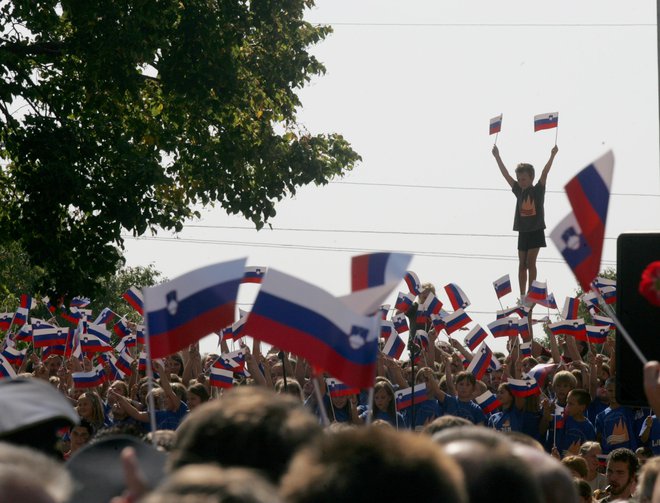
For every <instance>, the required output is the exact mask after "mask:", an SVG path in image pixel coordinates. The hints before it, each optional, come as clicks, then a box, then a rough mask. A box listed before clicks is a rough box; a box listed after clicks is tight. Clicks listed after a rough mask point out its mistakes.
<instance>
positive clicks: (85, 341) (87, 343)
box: [80, 325, 112, 353]
mask: <svg viewBox="0 0 660 503" xmlns="http://www.w3.org/2000/svg"><path fill="white" fill-rule="evenodd" d="M97 326H98V325H97ZM95 333H99V332H97V331H95ZM95 333H91V332H88V333H84V334H81V335H80V349H81V350H82V352H83V353H99V352H104V351H112V346H111V345H110V344H109V343H107V342H106V341H105V340H103V339H102V336H101V335H95Z"/></svg>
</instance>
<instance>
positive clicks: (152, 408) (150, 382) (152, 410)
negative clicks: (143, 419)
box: [144, 316, 158, 447]
mask: <svg viewBox="0 0 660 503" xmlns="http://www.w3.org/2000/svg"><path fill="white" fill-rule="evenodd" d="M144 332H145V333H144V349H145V352H146V353H147V362H146V363H147V386H148V387H147V400H148V401H149V423H150V425H151V432H152V435H151V441H152V443H153V446H154V447H156V445H157V441H158V439H157V437H156V435H155V433H156V401H155V400H154V394H153V391H154V369H153V367H152V366H151V341H150V339H151V335H149V324H148V322H147V317H146V316H145V318H144Z"/></svg>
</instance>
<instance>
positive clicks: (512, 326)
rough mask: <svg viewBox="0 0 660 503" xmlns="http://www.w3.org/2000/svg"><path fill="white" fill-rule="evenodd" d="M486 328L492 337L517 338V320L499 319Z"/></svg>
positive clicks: (509, 318)
mask: <svg viewBox="0 0 660 503" xmlns="http://www.w3.org/2000/svg"><path fill="white" fill-rule="evenodd" d="M487 326H488V330H490V333H491V334H493V337H517V336H518V320H516V319H515V318H511V317H507V318H500V319H499V320H495V321H493V322H491V323H489V324H488V325H487Z"/></svg>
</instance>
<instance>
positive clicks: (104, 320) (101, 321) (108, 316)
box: [94, 307, 115, 325]
mask: <svg viewBox="0 0 660 503" xmlns="http://www.w3.org/2000/svg"><path fill="white" fill-rule="evenodd" d="M114 317H115V313H114V311H113V310H112V309H110V308H109V307H104V308H103V311H101V312H100V313H99V315H98V316H97V317H96V319H95V320H94V325H106V324H108V323H110V322H111V321H112V320H113V319H114Z"/></svg>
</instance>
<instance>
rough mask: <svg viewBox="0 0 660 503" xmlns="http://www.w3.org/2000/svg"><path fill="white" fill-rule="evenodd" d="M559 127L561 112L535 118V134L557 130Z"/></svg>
mask: <svg viewBox="0 0 660 503" xmlns="http://www.w3.org/2000/svg"><path fill="white" fill-rule="evenodd" d="M558 125H559V112H552V113H549V114H539V115H535V116H534V132H535V133H536V132H537V131H543V130H544V129H552V128H556V127H557V126H558Z"/></svg>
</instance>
